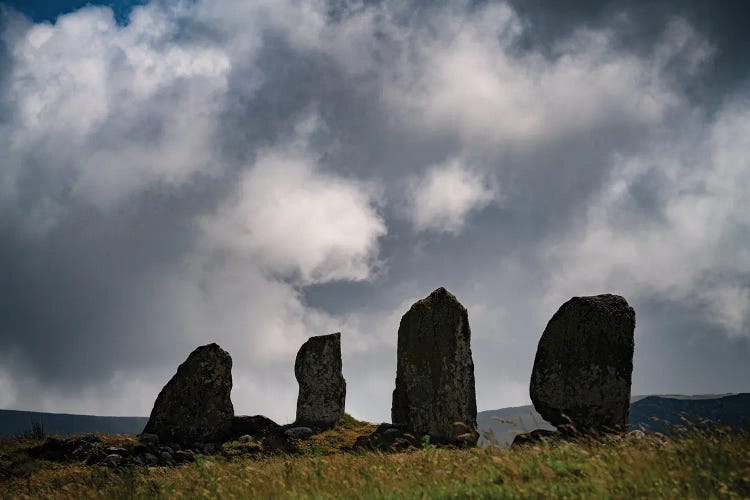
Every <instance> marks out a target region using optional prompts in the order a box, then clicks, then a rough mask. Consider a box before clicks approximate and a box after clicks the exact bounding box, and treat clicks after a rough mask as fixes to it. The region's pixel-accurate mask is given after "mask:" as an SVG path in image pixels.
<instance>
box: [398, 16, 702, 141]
mask: <svg viewBox="0 0 750 500" xmlns="http://www.w3.org/2000/svg"><path fill="white" fill-rule="evenodd" d="M459 20H460V21H459ZM432 21H433V22H432V23H429V24H428V28H425V29H419V28H417V29H414V30H412V31H411V32H409V36H408V43H409V45H408V48H409V50H408V51H405V53H404V55H403V57H402V58H401V59H400V60H397V62H396V63H394V64H393V66H392V67H393V70H392V72H391V73H390V74H391V75H392V76H391V78H392V80H391V81H390V82H389V83H390V85H389V86H387V87H386V88H385V90H384V95H385V99H386V100H387V101H388V102H389V103H391V105H392V106H393V108H394V111H395V112H397V113H400V114H401V115H402V116H403V118H404V119H405V120H407V121H408V122H409V123H411V124H413V125H414V126H416V127H418V129H419V130H421V131H423V132H425V133H449V134H454V135H457V136H458V137H460V138H461V140H463V141H464V142H465V144H466V145H467V147H470V148H478V147H479V148H490V149H492V148H499V147H505V148H507V147H513V148H520V149H531V148H533V147H535V146H540V145H541V144H542V143H544V142H545V141H551V140H556V139H558V138H560V137H561V136H574V135H576V134H581V133H585V132H586V131H590V130H592V129H594V128H597V127H603V126H613V125H614V126H616V125H631V126H632V125H636V126H644V125H650V124H655V123H658V122H660V121H661V120H662V119H663V117H664V115H665V112H666V111H667V110H669V109H670V108H671V107H673V106H674V105H676V104H677V103H678V102H679V101H680V96H679V94H678V93H676V92H675V89H674V88H672V87H671V86H670V85H669V82H667V81H666V80H664V78H662V72H663V71H664V69H665V68H666V67H667V65H669V64H670V63H671V62H672V61H674V59H675V58H677V57H682V56H683V54H684V53H685V52H687V53H689V56H690V63H691V66H690V67H689V68H688V67H686V68H685V71H686V72H690V71H694V70H695V68H696V67H698V66H699V63H700V62H702V61H703V60H705V58H706V57H707V56H708V55H709V53H710V48H709V47H708V46H707V45H706V44H705V43H701V39H700V38H699V37H697V35H696V34H695V33H694V32H693V31H692V29H691V28H690V27H689V26H687V25H686V24H685V23H684V22H680V21H675V23H674V25H673V27H672V29H671V30H669V31H667V32H666V33H665V35H664V37H663V39H662V40H661V41H660V43H659V45H658V46H657V47H655V49H654V51H653V53H652V54H651V55H650V56H648V57H638V56H636V55H634V54H631V53H628V52H624V51H620V50H618V49H616V48H614V46H613V33H612V32H609V31H606V30H597V31H592V30H585V29H582V30H578V31H576V32H575V33H574V34H573V35H572V36H571V37H569V38H567V39H565V40H562V41H561V42H559V43H558V44H557V45H556V46H555V47H553V50H552V55H551V56H547V55H543V54H541V53H539V52H536V51H531V52H521V51H519V50H518V49H517V47H516V42H517V41H518V40H519V38H520V36H521V35H522V34H523V31H524V30H523V27H522V25H521V22H520V20H519V19H518V17H517V16H516V15H515V13H514V12H513V10H511V9H510V8H509V7H508V6H507V5H504V4H487V5H486V6H484V7H476V8H472V9H466V8H465V6H464V8H461V9H459V10H457V11H453V10H451V9H448V8H446V9H443V10H440V11H438V13H437V14H436V15H435V19H432Z"/></svg>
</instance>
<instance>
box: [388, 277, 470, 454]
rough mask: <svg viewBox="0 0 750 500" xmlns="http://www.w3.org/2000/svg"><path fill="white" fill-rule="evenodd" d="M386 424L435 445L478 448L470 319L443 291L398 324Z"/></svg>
mask: <svg viewBox="0 0 750 500" xmlns="http://www.w3.org/2000/svg"><path fill="white" fill-rule="evenodd" d="M391 418H392V420H393V423H394V424H400V425H403V426H405V428H406V429H408V430H409V431H411V432H413V433H414V434H417V435H429V436H430V439H431V440H432V441H434V442H442V443H465V444H470V445H475V444H476V442H477V439H478V437H479V434H478V433H477V403H476V394H475V389H474V362H473V361H472V359H471V329H470V328H469V316H468V312H467V311H466V308H465V307H464V306H462V305H461V303H460V302H459V301H458V300H457V299H456V297H455V296H454V295H453V294H451V293H450V292H448V291H447V290H446V289H445V288H442V287H441V288H438V289H437V290H435V291H434V292H432V293H431V294H430V295H429V296H428V297H426V298H424V299H422V300H419V301H417V302H416V303H415V304H414V305H413V306H411V309H409V311H408V312H407V313H406V314H404V316H403V317H402V318H401V324H400V325H399V328H398V362H397V371H396V389H395V390H394V391H393V406H392V408H391Z"/></svg>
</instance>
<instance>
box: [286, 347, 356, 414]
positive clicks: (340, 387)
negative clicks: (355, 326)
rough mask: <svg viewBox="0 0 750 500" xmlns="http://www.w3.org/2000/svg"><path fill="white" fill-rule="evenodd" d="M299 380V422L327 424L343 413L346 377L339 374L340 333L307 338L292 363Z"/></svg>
mask: <svg viewBox="0 0 750 500" xmlns="http://www.w3.org/2000/svg"><path fill="white" fill-rule="evenodd" d="M294 375H295V377H296V378H297V382H299V396H298V397H297V419H296V423H297V424H298V425H308V426H312V427H316V428H320V427H323V428H324V427H330V426H332V425H333V424H335V423H336V422H337V421H338V419H340V418H341V417H342V416H343V415H344V405H345V402H346V380H344V375H343V374H342V373H341V333H332V334H330V335H320V336H317V337H310V338H309V339H308V340H307V342H305V343H304V344H302V347H300V349H299V352H297V359H296V360H295V362H294Z"/></svg>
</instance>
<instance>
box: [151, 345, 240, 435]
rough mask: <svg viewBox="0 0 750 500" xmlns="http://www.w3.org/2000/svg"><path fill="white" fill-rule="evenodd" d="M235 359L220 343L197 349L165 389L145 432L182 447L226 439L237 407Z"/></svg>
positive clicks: (156, 403) (155, 405)
mask: <svg viewBox="0 0 750 500" xmlns="http://www.w3.org/2000/svg"><path fill="white" fill-rule="evenodd" d="M231 391H232V358H231V357H230V356H229V354H228V353H227V352H226V351H224V350H223V349H221V347H219V346H218V345H217V344H209V345H205V346H201V347H198V348H197V349H196V350H194V351H193V352H192V353H190V356H188V358H187V360H185V362H184V363H182V364H181V365H180V366H179V368H178V369H177V373H176V374H175V376H174V377H172V379H171V380H170V381H169V382H168V383H167V385H165V386H164V388H163V389H162V390H161V392H160V393H159V396H158V397H157V398H156V402H155V403H154V408H153V410H151V417H150V418H149V421H148V423H147V424H146V427H145V429H143V432H144V433H146V434H156V435H157V436H158V437H159V439H160V440H161V442H169V441H175V442H177V443H180V444H182V445H186V444H190V443H193V442H196V441H200V442H219V441H222V440H224V439H225V438H226V437H227V436H228V434H229V432H230V430H231V426H232V417H233V416H234V408H233V407H232V400H231V399H230V392H231Z"/></svg>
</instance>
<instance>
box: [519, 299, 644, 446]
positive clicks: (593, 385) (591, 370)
mask: <svg viewBox="0 0 750 500" xmlns="http://www.w3.org/2000/svg"><path fill="white" fill-rule="evenodd" d="M634 329H635V311H634V310H633V308H632V307H630V306H629V305H628V303H627V301H626V300H625V299H624V298H622V297H620V296H618V295H596V296H593V297H573V298H572V299H570V300H569V301H568V302H566V303H565V304H563V305H562V306H561V307H560V309H559V310H558V311H557V312H556V313H555V315H554V316H552V319H550V321H549V323H548V324H547V328H545V330H544V333H543V334H542V338H541V339H540V340H539V347H538V348H537V351H536V358H535V359H534V368H533V371H532V374H531V384H530V388H529V393H530V395H531V401H532V402H533V403H534V408H535V409H536V410H537V411H538V412H539V413H540V414H541V415H542V417H543V418H544V419H545V420H547V421H549V422H550V423H551V424H552V425H554V426H556V427H557V428H558V430H560V431H561V432H563V433H581V432H584V433H589V432H594V433H596V432H609V431H621V430H624V429H625V428H626V426H627V423H628V413H629V411H630V384H631V377H632V373H633V350H634V345H635V342H634V335H633V332H634Z"/></svg>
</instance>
